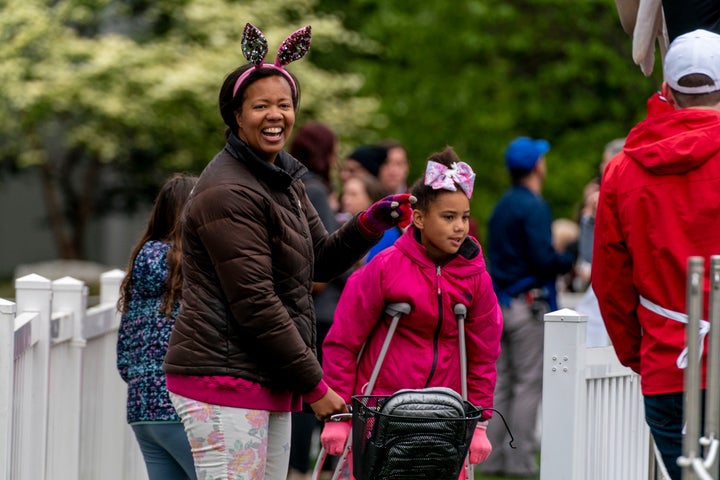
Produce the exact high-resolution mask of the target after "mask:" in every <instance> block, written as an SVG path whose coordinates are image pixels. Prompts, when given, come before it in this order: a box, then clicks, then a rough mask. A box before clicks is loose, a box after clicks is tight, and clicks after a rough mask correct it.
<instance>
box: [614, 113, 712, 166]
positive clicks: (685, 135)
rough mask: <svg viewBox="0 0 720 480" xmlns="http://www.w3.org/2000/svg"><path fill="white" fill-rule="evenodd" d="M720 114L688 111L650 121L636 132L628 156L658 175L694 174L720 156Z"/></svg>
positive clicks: (627, 145) (630, 137)
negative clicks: (698, 168)
mask: <svg viewBox="0 0 720 480" xmlns="http://www.w3.org/2000/svg"><path fill="white" fill-rule="evenodd" d="M719 135H720V112H718V111H716V110H711V109H701V108H686V109H680V110H675V111H672V112H668V113H663V114H660V115H655V116H651V117H649V118H647V119H646V120H644V121H642V122H641V123H639V124H638V125H637V126H636V127H635V128H633V129H632V131H631V132H630V134H629V135H628V137H627V141H626V142H625V148H624V149H623V151H624V152H625V154H626V155H627V156H628V157H629V158H631V159H632V160H634V161H635V162H637V163H639V164H640V165H642V166H643V167H644V168H646V169H648V170H650V171H651V172H652V173H653V174H655V175H677V174H682V173H685V172H688V171H690V170H693V169H695V168H697V167H699V166H700V165H702V164H703V163H705V162H706V161H707V160H708V159H710V158H714V157H715V156H716V155H718V153H720V143H718V142H717V141H716V139H717V138H718V136H719Z"/></svg>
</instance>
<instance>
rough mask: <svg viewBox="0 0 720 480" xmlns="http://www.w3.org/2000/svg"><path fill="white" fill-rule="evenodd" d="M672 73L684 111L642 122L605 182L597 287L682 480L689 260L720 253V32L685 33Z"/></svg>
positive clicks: (669, 92) (668, 62)
mask: <svg viewBox="0 0 720 480" xmlns="http://www.w3.org/2000/svg"><path fill="white" fill-rule="evenodd" d="M663 70H664V77H665V81H664V82H663V85H662V94H663V96H664V97H665V98H666V99H667V101H668V102H669V103H670V104H671V105H673V106H674V107H675V109H674V110H672V111H654V112H651V113H650V114H649V115H648V118H647V119H645V120H644V121H642V122H640V123H639V124H638V125H636V126H635V127H634V128H633V129H632V130H631V131H630V133H629V135H628V137H627V141H626V143H625V147H624V149H623V152H622V153H621V154H619V155H618V156H617V157H615V159H613V161H611V162H610V164H609V165H608V167H607V169H606V170H605V173H604V176H603V179H602V184H601V185H602V186H601V190H600V199H599V204H598V209H597V217H596V223H595V239H594V248H593V272H592V285H593V288H594V290H595V293H596V294H597V297H598V301H599V304H600V310H601V312H602V316H603V320H604V322H605V326H606V327H607V330H608V334H609V336H610V339H611V340H612V343H613V346H614V348H615V351H616V353H617V356H618V358H619V359H620V361H621V362H622V363H623V364H624V365H627V366H628V367H630V368H632V369H633V370H634V371H636V372H638V373H639V374H640V375H641V384H642V392H643V397H644V401H645V418H646V421H647V423H648V425H649V426H650V430H651V432H652V435H653V438H654V440H655V443H656V445H657V447H658V449H659V450H660V452H661V454H662V456H663V460H664V463H665V466H666V468H667V470H668V472H669V474H670V476H671V478H673V479H679V478H680V474H681V472H680V468H679V467H678V466H677V463H676V460H677V457H678V456H680V455H681V453H682V429H683V408H682V407H683V387H684V384H683V371H684V370H683V369H684V368H685V366H686V365H687V362H688V361H693V359H689V358H686V357H687V356H686V354H685V353H686V350H685V329H686V322H687V316H686V315H685V314H684V313H683V312H685V311H686V305H685V303H686V302H685V295H686V288H685V280H686V276H687V259H688V257H689V256H693V255H701V256H703V257H705V258H706V259H709V257H710V256H711V255H715V254H720V228H718V218H720V35H718V34H715V33H712V32H709V31H705V30H695V31H693V32H690V33H686V34H683V35H680V36H678V37H677V38H676V39H675V40H674V41H673V43H672V44H671V45H670V48H669V50H668V52H667V55H666V57H665V64H664V69H663ZM708 270H709V268H706V271H708ZM704 315H707V311H706V312H704ZM703 318H707V316H704V317H703ZM704 350H705V351H707V348H705V349H704ZM702 362H703V381H702V387H703V388H705V368H704V365H705V355H703V358H702Z"/></svg>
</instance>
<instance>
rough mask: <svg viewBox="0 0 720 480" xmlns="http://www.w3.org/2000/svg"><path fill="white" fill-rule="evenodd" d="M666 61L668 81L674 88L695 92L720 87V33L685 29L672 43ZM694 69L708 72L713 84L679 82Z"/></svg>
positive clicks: (713, 89)
mask: <svg viewBox="0 0 720 480" xmlns="http://www.w3.org/2000/svg"><path fill="white" fill-rule="evenodd" d="M663 63H664V65H663V70H664V74H665V81H666V82H667V83H668V85H669V86H670V87H671V88H672V89H673V90H676V91H678V92H680V93H687V94H691V95H692V94H700V93H709V92H714V91H717V90H720V35H718V34H717V33H713V32H709V31H707V30H695V31H692V32H688V33H684V34H682V35H680V36H678V37H677V38H675V40H673V42H672V43H671V44H670V48H668V51H667V53H666V54H665V60H664V62H663ZM693 73H702V74H704V75H707V76H708V77H710V78H711V79H712V81H713V83H712V85H702V86H699V87H683V86H681V85H678V81H679V80H680V79H681V78H682V77H684V76H685V75H690V74H693Z"/></svg>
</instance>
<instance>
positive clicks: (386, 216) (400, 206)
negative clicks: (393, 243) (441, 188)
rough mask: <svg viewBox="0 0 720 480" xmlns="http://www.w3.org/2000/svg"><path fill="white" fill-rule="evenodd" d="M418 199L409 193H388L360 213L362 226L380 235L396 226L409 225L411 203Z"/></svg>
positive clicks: (365, 229)
mask: <svg viewBox="0 0 720 480" xmlns="http://www.w3.org/2000/svg"><path fill="white" fill-rule="evenodd" d="M416 201H417V199H416V198H415V197H413V196H412V195H410V194H409V193H398V194H395V195H388V196H387V197H385V198H382V199H380V200H378V201H377V202H375V203H373V204H372V205H370V207H369V208H368V209H367V210H365V211H364V212H362V213H361V214H360V217H358V222H359V223H360V227H362V229H363V230H364V231H365V232H367V233H368V234H369V235H372V236H377V235H380V234H381V233H383V232H384V231H385V230H388V229H390V228H392V227H395V226H400V227H407V226H408V225H410V222H411V220H412V207H411V205H412V204H413V203H415V202H416Z"/></svg>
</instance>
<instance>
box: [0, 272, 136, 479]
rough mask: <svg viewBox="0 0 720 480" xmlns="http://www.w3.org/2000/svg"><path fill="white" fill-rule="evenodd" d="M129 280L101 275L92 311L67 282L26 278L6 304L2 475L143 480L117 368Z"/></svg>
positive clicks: (77, 285)
mask: <svg viewBox="0 0 720 480" xmlns="http://www.w3.org/2000/svg"><path fill="white" fill-rule="evenodd" d="M123 276H124V272H122V271H120V270H112V271H109V272H106V273H104V274H103V275H102V276H101V279H100V281H101V287H100V303H99V305H97V306H93V307H90V308H88V307H87V303H88V302H87V299H88V288H87V287H86V286H85V284H84V283H83V282H81V281H79V280H76V279H74V278H70V277H64V278H61V279H59V280H55V281H50V280H48V279H46V278H44V277H41V276H39V275H35V274H32V275H27V276H25V277H22V278H19V279H17V280H16V282H15V289H16V297H15V303H13V302H10V301H7V300H4V299H0V432H2V433H0V479H2V480H11V479H12V480H41V479H46V480H54V479H58V480H60V479H62V480H65V479H73V480H74V479H87V480H95V479H103V480H115V479H117V480H125V479H147V474H146V471H145V465H144V463H143V460H142V456H141V454H140V450H139V448H138V447H137V443H136V441H135V438H134V436H133V433H132V430H131V429H130V428H129V426H128V425H127V423H126V420H125V411H126V410H125V400H126V392H127V388H126V386H125V383H124V382H123V381H122V380H121V379H120V376H119V375H118V373H117V369H116V367H115V345H116V342H117V329H118V325H119V314H118V312H117V309H116V302H117V299H118V294H119V290H120V283H121V282H122V279H123Z"/></svg>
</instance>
